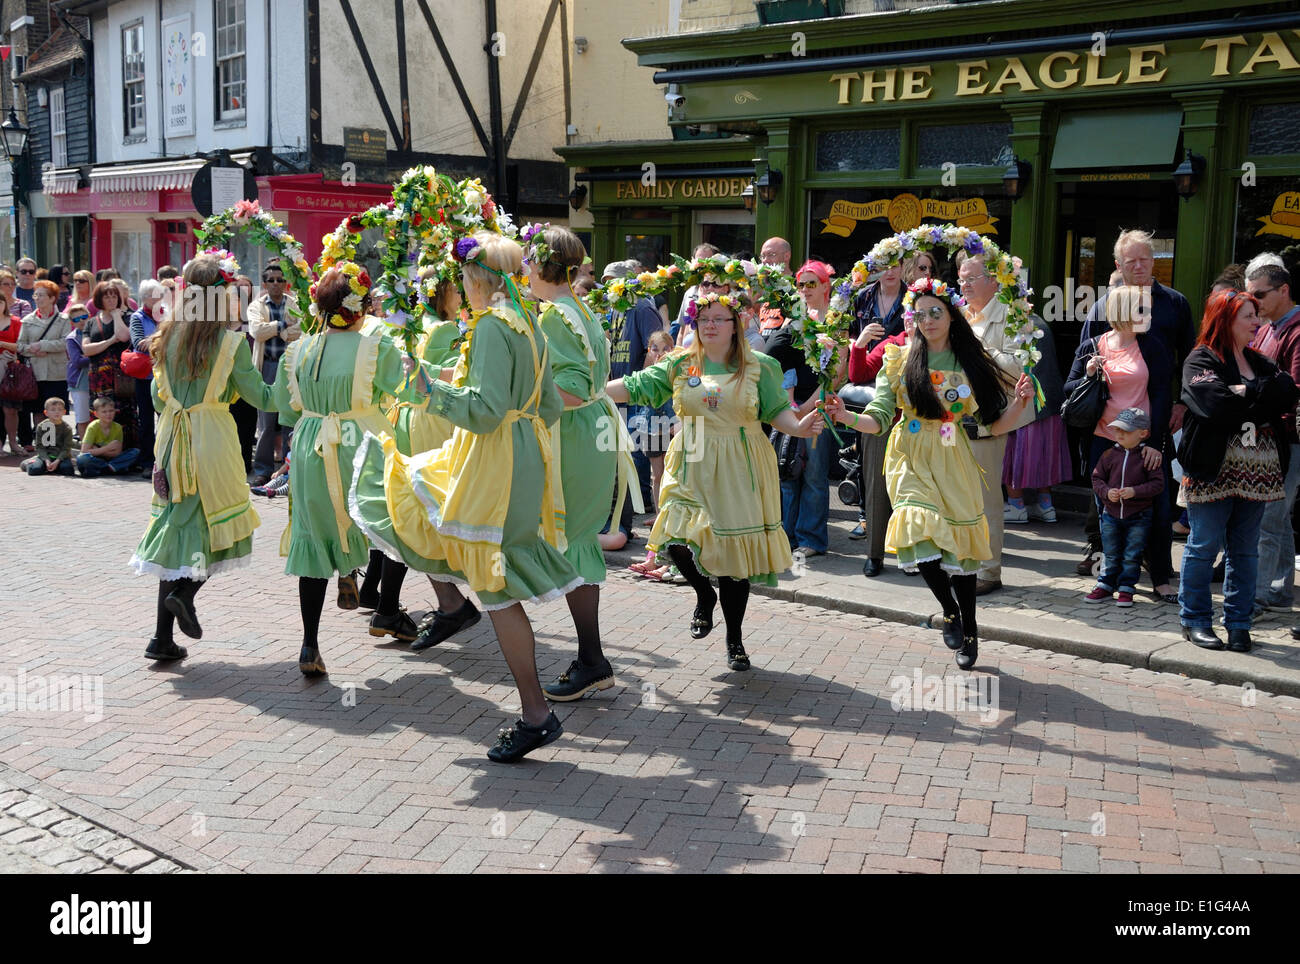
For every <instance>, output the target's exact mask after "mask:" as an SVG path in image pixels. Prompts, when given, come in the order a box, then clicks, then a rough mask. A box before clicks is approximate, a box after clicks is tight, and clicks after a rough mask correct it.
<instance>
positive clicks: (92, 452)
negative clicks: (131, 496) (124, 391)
mask: <svg viewBox="0 0 1300 964" xmlns="http://www.w3.org/2000/svg"><path fill="white" fill-rule="evenodd" d="M94 409H95V421H93V422H91V423H90V425H89V426H88V427H87V428H86V434H85V435H84V436H83V437H82V440H81V454H80V455H78V456H77V470H78V471H79V472H80V473H81V477H82V478H83V479H93V478H95V476H97V475H102V474H103V473H105V472H107V473H108V474H109V475H116V474H119V473H122V472H129V471H131V467H132V466H133V465H135V463H136V462H137V461H138V460H139V458H140V450H139V449H127V450H126V451H125V452H124V451H122V426H121V425H118V424H117V423H116V422H114V421H113V416H115V415H116V414H117V405H116V403H115V402H114V401H113V399H112V398H110V397H109V396H107V395H101V396H99V398H97V399H95V404H94Z"/></svg>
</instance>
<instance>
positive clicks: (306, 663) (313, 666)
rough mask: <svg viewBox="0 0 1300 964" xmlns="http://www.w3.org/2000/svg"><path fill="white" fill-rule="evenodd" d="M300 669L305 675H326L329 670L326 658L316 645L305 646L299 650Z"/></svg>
mask: <svg viewBox="0 0 1300 964" xmlns="http://www.w3.org/2000/svg"><path fill="white" fill-rule="evenodd" d="M298 669H299V670H300V671H301V672H302V675H303V676H324V675H325V673H326V672H327V671H326V669H325V660H323V659H321V655H320V650H319V649H318V648H316V647H315V646H304V647H303V648H302V649H301V650H299V651H298Z"/></svg>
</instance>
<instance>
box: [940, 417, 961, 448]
mask: <svg viewBox="0 0 1300 964" xmlns="http://www.w3.org/2000/svg"><path fill="white" fill-rule="evenodd" d="M939 441H941V442H942V443H943V444H944V445H956V444H957V430H956V427H955V426H954V425H953V423H952V422H944V423H943V424H942V425H940V426H939Z"/></svg>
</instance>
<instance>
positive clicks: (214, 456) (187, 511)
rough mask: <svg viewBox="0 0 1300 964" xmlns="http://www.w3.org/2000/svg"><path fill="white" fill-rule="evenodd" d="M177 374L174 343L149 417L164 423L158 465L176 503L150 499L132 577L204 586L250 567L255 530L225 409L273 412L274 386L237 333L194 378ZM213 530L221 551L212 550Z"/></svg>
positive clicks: (157, 383) (160, 368) (157, 378)
mask: <svg viewBox="0 0 1300 964" xmlns="http://www.w3.org/2000/svg"><path fill="white" fill-rule="evenodd" d="M176 368H177V345H176V343H175V342H173V343H172V344H171V345H170V346H169V347H168V353H167V357H166V358H165V359H163V360H161V361H160V362H159V363H158V366H157V371H156V372H155V377H154V379H153V390H152V393H153V407H154V410H155V411H157V412H158V413H160V414H161V415H162V416H163V419H162V421H161V422H160V423H159V431H158V435H157V441H156V443H155V446H154V453H155V456H156V462H157V464H158V465H160V466H163V467H164V469H165V470H166V472H167V477H168V484H169V486H170V487H171V495H172V497H173V498H175V499H178V501H172V499H169V500H168V501H166V502H164V501H163V500H162V499H160V498H159V497H158V495H157V494H156V493H155V494H154V497H153V506H152V511H151V516H150V520H149V526H148V528H147V529H146V530H145V533H144V536H143V537H142V538H141V539H140V544H139V545H138V546H137V547H136V550H135V555H133V556H132V557H131V568H132V569H133V570H134V571H135V573H136V574H137V575H152V576H156V577H158V578H159V579H197V580H199V581H202V580H204V579H207V578H208V577H209V576H212V575H215V574H216V573H219V572H223V571H225V570H228V569H237V568H241V567H243V566H247V565H249V564H250V562H251V560H250V558H249V556H250V554H251V553H252V551H253V537H252V529H253V528H255V527H256V526H257V525H258V523H259V521H260V520H259V519H258V517H257V513H256V512H255V511H254V510H253V507H252V504H251V503H250V502H249V499H248V484H247V482H246V479H245V476H244V463H243V460H242V459H241V458H240V455H239V435H238V432H237V431H236V429H235V420H234V418H233V417H231V414H230V407H229V406H230V403H231V402H233V401H234V400H235V399H237V398H243V399H244V400H245V401H247V402H248V403H249V404H250V405H253V406H255V407H256V408H260V409H262V410H263V411H274V410H275V406H274V404H273V402H272V391H271V386H270V385H267V384H266V383H265V382H264V381H263V380H262V374H261V372H259V371H257V369H255V368H254V367H253V357H252V353H251V352H250V351H249V348H248V342H247V341H245V340H244V338H243V337H242V336H240V335H239V333H238V332H225V333H224V334H223V339H222V341H221V342H219V344H218V350H217V351H216V352H214V354H213V359H212V361H211V362H210V363H209V365H208V367H207V370H206V371H205V372H203V373H202V374H201V375H200V376H199V377H198V378H195V379H181V378H176V379H174V380H173V379H172V378H171V377H169V374H170V373H171V372H172V371H174V370H176ZM214 375H215V376H216V378H215V380H214V377H213V376H214ZM169 408H170V411H169ZM178 422H179V423H183V429H182V430H181V431H179V432H178V431H175V428H174V427H175V426H177V424H178ZM178 446H179V448H178ZM212 528H215V530H216V531H217V533H218V537H217V541H218V542H219V543H222V544H223V545H222V547H221V548H218V549H213V548H212V543H213V540H212V538H211V535H210V530H211V529H212Z"/></svg>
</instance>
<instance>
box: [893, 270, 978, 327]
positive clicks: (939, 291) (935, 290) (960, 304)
mask: <svg viewBox="0 0 1300 964" xmlns="http://www.w3.org/2000/svg"><path fill="white" fill-rule="evenodd" d="M921 295H931V296H933V297H935V298H938V299H940V300H941V301H946V302H948V304H950V305H952V306H953V307H954V308H964V307H966V299H965V298H963V297H962V296H961V293H960V292H959V291H958V290H957V289H956V288H952V287H949V286H948V285H947V284H946V283H944V282H942V281H940V280H938V279H937V278H929V277H925V278H918V279H917V280H916V281H915V282H913V283H912V284H911V285H909V286H908V288H907V294H905V295H903V318H904V319H906V320H907V321H911V320H912V319H913V317H915V315H916V309H915V308H913V305H915V304H916V299H917V298H919V297H920V296H921Z"/></svg>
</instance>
